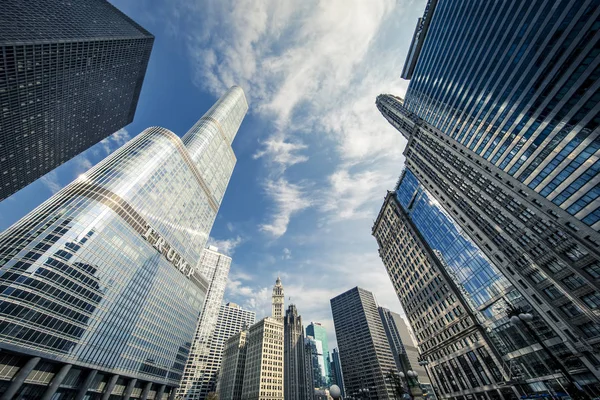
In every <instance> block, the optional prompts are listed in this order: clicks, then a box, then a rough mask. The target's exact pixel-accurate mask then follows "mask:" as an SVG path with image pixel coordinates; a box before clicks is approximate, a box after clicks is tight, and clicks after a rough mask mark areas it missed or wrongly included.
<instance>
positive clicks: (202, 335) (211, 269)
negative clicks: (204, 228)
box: [177, 246, 231, 400]
mask: <svg viewBox="0 0 600 400" xmlns="http://www.w3.org/2000/svg"><path fill="white" fill-rule="evenodd" d="M230 266H231V257H228V256H226V255H224V254H221V253H219V252H218V249H217V248H216V247H214V246H209V247H208V248H206V249H204V251H203V252H202V256H201V258H200V265H199V267H198V270H199V272H200V273H201V274H202V275H204V276H205V277H206V278H207V279H208V281H209V287H208V292H207V294H206V300H205V301H204V307H203V311H202V314H201V315H200V320H199V321H198V327H197V328H196V334H195V336H194V341H193V342H192V348H191V350H190V355H189V357H188V359H187V362H186V365H185V370H184V373H183V377H182V379H181V383H180V385H179V389H178V390H177V394H178V395H179V396H182V397H183V398H184V399H193V400H200V399H204V398H206V397H207V396H208V393H209V392H211V391H214V390H215V387H214V386H215V375H216V371H218V364H217V365H216V366H215V363H214V362H213V361H214V358H215V353H214V346H213V344H212V342H213V338H215V335H214V334H215V329H216V326H217V325H218V322H219V311H220V309H221V303H222V302H223V295H224V294H225V285H226V284H227V276H228V275H229V267H230ZM215 367H216V368H215Z"/></svg>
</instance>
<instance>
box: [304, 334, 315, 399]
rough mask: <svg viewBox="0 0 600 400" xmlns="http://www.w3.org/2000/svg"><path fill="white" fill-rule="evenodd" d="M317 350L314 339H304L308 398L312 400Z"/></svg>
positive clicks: (305, 377)
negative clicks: (314, 362) (314, 361)
mask: <svg viewBox="0 0 600 400" xmlns="http://www.w3.org/2000/svg"><path fill="white" fill-rule="evenodd" d="M315 355H316V349H315V345H314V340H313V338H312V337H305V338H304V379H305V381H304V382H305V385H304V386H305V387H306V396H307V399H308V400H311V399H312V398H313V397H314V394H315V365H314V364H313V360H314V356H315Z"/></svg>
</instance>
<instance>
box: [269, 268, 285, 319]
mask: <svg viewBox="0 0 600 400" xmlns="http://www.w3.org/2000/svg"><path fill="white" fill-rule="evenodd" d="M284 300H285V297H284V294H283V285H282V284H281V279H280V278H279V277H277V280H276V281H275V286H273V296H272V298H271V317H273V318H275V319H276V320H277V321H280V322H283V317H284V311H283V307H284Z"/></svg>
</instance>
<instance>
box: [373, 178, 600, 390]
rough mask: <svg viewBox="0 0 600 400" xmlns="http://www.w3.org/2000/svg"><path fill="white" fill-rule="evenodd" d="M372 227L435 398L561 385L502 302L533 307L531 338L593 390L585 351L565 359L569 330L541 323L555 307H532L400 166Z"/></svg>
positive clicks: (535, 303)
mask: <svg viewBox="0 0 600 400" xmlns="http://www.w3.org/2000/svg"><path fill="white" fill-rule="evenodd" d="M373 234H374V236H375V237H376V238H377V241H378V244H379V254H380V256H381V258H382V260H383V261H384V264H385V266H386V269H387V271H388V275H389V276H390V278H391V280H392V283H393V284H394V287H395V289H396V292H397V294H398V297H399V299H400V301H401V303H402V306H403V308H404V310H405V312H406V314H407V316H408V319H409V321H410V323H411V325H412V328H413V331H414V332H415V336H416V339H417V341H418V346H419V349H420V351H421V355H422V357H423V358H424V359H425V360H427V361H429V367H428V368H429V373H430V374H431V378H432V379H433V380H434V381H435V384H434V385H435V386H436V389H437V390H436V391H437V394H438V395H441V396H442V397H452V396H453V393H458V392H461V393H468V394H471V395H472V394H477V393H481V392H482V391H485V392H486V393H487V395H488V396H490V397H493V398H500V396H502V397H506V396H512V395H515V394H514V393H513V392H516V393H518V394H519V395H522V394H524V393H533V392H536V391H540V390H559V391H560V390H561V385H562V386H567V385H568V382H566V381H565V377H564V376H563V375H562V374H561V373H560V372H559V373H556V372H555V371H556V370H557V366H556V361H555V360H553V359H552V356H550V355H549V354H548V352H546V351H544V350H543V349H542V348H541V347H539V346H537V347H536V346H535V345H536V340H535V338H533V337H531V336H530V335H528V334H527V333H526V332H525V331H524V330H523V329H522V328H520V327H518V326H514V325H512V324H511V323H510V321H509V320H508V318H507V314H506V312H507V310H508V308H509V307H510V305H512V306H515V307H520V308H522V309H524V310H528V311H529V312H531V313H532V314H534V315H535V318H534V320H533V321H532V322H531V323H530V324H531V325H532V326H533V328H534V329H535V332H537V335H538V336H540V337H541V338H542V339H543V340H544V343H545V344H546V345H547V346H548V347H549V348H550V350H551V351H552V353H553V354H555V355H556V356H558V357H559V358H560V359H561V360H563V362H565V364H566V365H569V368H570V370H571V373H572V375H573V376H574V377H575V379H578V380H579V381H581V385H582V386H584V387H585V386H591V387H590V388H589V390H591V389H592V388H593V386H594V380H593V376H594V375H593V374H592V373H591V372H590V370H589V368H588V367H587V366H586V364H585V363H586V362H593V358H592V355H591V354H588V355H585V354H581V355H580V357H581V359H579V360H578V359H576V358H574V357H573V356H574V355H575V354H574V352H573V347H571V345H572V344H571V343H568V342H564V341H563V340H562V339H561V336H560V335H561V333H567V332H568V331H567V332H561V331H559V330H557V329H556V328H555V326H554V325H552V324H549V323H547V322H546V318H547V317H549V319H551V320H554V319H557V314H558V310H556V309H548V308H546V307H540V305H541V304H540V303H542V300H541V296H539V295H536V294H533V296H531V297H530V296H529V295H528V293H527V291H526V290H524V285H525V286H527V287H529V284H528V283H526V282H524V281H523V280H519V283H518V286H517V284H513V283H511V281H510V280H509V279H507V277H506V276H505V275H504V274H502V272H501V271H500V270H499V268H498V267H497V266H496V265H495V264H494V263H493V262H492V261H491V259H489V258H488V257H487V256H486V255H485V254H484V253H483V251H482V250H481V249H480V248H479V247H478V246H477V244H476V242H475V241H474V240H472V239H471V238H470V236H469V235H468V233H467V232H466V231H465V230H463V229H461V228H460V226H458V225H457V224H456V223H455V221H454V220H453V219H452V218H451V216H450V214H448V213H447V212H446V211H445V210H444V209H443V207H442V205H441V204H440V203H439V202H438V201H436V199H435V198H434V197H433V196H432V195H431V193H430V192H429V191H427V190H426V189H425V188H424V187H423V186H422V185H421V184H420V183H419V182H418V180H417V179H416V177H415V176H414V175H413V174H412V173H411V172H410V171H409V170H408V169H407V170H406V171H405V173H404V174H403V175H402V176H401V179H400V181H399V182H398V186H397V190H396V191H395V192H390V193H388V195H387V196H386V200H385V203H384V207H383V208H382V210H381V212H380V214H379V216H378V217H377V220H376V223H375V226H374V227H373ZM555 322H556V321H555ZM569 334H571V335H572V333H570V332H569ZM579 340H581V339H579ZM549 376H550V378H549ZM584 379H585V381H584ZM432 383H433V382H432ZM594 390H595V389H594ZM498 392H500V394H499V393H498ZM511 393H512V394H511Z"/></svg>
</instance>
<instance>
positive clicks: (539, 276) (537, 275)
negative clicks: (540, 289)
mask: <svg viewBox="0 0 600 400" xmlns="http://www.w3.org/2000/svg"><path fill="white" fill-rule="evenodd" d="M529 279H531V280H532V281H533V283H540V282H543V281H545V280H546V275H544V274H543V273H542V272H540V271H535V272H534V273H532V274H530V275H529Z"/></svg>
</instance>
